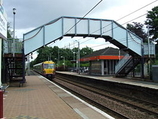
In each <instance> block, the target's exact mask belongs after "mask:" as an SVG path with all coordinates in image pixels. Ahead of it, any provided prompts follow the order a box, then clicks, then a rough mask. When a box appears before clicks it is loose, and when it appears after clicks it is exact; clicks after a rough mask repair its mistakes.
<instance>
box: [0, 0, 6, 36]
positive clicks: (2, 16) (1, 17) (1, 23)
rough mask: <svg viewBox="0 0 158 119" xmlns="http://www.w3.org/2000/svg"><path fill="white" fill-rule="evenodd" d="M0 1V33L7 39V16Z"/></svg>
mask: <svg viewBox="0 0 158 119" xmlns="http://www.w3.org/2000/svg"><path fill="white" fill-rule="evenodd" d="M2 3H3V2H2V0H0V33H1V35H3V36H4V37H6V38H7V15H6V13H5V10H4V8H3V6H2Z"/></svg>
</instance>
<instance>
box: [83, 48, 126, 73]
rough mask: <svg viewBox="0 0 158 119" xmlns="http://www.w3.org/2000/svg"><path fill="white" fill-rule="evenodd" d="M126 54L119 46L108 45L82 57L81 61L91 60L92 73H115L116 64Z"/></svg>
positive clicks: (90, 70)
mask: <svg viewBox="0 0 158 119" xmlns="http://www.w3.org/2000/svg"><path fill="white" fill-rule="evenodd" d="M125 54H127V53H125V52H124V51H122V50H119V49H117V48H112V47H107V48H104V49H101V50H97V51H95V52H93V53H92V54H89V55H86V56H85V57H82V58H81V59H80V61H81V62H90V67H89V74H90V75H114V74H115V66H116V64H117V63H118V61H119V60H120V59H122V58H123V57H124V55H125Z"/></svg>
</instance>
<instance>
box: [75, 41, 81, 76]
mask: <svg viewBox="0 0 158 119" xmlns="http://www.w3.org/2000/svg"><path fill="white" fill-rule="evenodd" d="M75 41H76V42H77V43H78V54H77V58H76V61H77V70H78V73H79V74H80V42H79V41H77V40H75Z"/></svg>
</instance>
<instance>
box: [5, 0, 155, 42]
mask: <svg viewBox="0 0 158 119" xmlns="http://www.w3.org/2000/svg"><path fill="white" fill-rule="evenodd" d="M99 1H100V0H3V6H4V9H5V11H6V13H7V16H8V22H10V23H11V24H10V25H11V27H12V25H13V24H12V23H13V11H12V9H13V8H16V25H15V28H16V33H15V34H16V35H15V36H17V37H18V38H22V37H23V33H26V32H28V31H30V30H32V29H34V28H36V27H39V26H41V25H43V24H45V23H47V22H49V21H52V20H53V19H56V18H58V17H61V16H74V17H83V16H84V15H85V14H86V13H87V12H88V11H89V10H90V9H91V8H92V7H94V6H95V5H96V4H97V3H98V2H99ZM153 1H156V0H102V2H101V3H100V4H99V5H98V6H97V7H96V8H95V9H94V10H93V11H92V12H91V13H89V14H88V15H87V16H86V17H88V18H101V19H112V20H115V21H117V20H118V19H120V18H121V17H123V16H125V15H127V14H129V13H131V12H133V11H135V10H137V9H139V8H141V7H143V6H145V5H147V4H149V3H151V2H153ZM155 6H158V0H157V1H156V2H154V3H153V4H151V5H149V6H147V7H145V8H143V9H141V10H140V11H138V12H136V13H134V14H132V15H130V16H128V17H126V18H124V19H122V20H120V21H117V22H118V23H120V24H123V23H125V22H128V21H130V20H132V19H134V18H136V17H138V16H140V15H143V14H145V13H147V11H150V10H151V9H152V8H153V7H155ZM145 17H146V16H144V17H141V18H139V19H136V20H134V21H135V22H141V23H144V21H145V20H146V19H145ZM134 21H132V22H134ZM103 42H104V41H103ZM93 43H94V42H93ZM67 44H68V43H67Z"/></svg>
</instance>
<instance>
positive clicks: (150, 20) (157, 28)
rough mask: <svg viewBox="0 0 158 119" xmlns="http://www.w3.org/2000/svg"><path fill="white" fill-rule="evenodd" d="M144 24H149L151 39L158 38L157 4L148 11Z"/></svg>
mask: <svg viewBox="0 0 158 119" xmlns="http://www.w3.org/2000/svg"><path fill="white" fill-rule="evenodd" d="M146 18H147V20H146V21H145V24H146V25H149V34H150V36H151V37H152V40H154V39H156V38H158V6H156V7H154V8H153V9H152V10H151V11H148V14H147V17H146Z"/></svg>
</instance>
